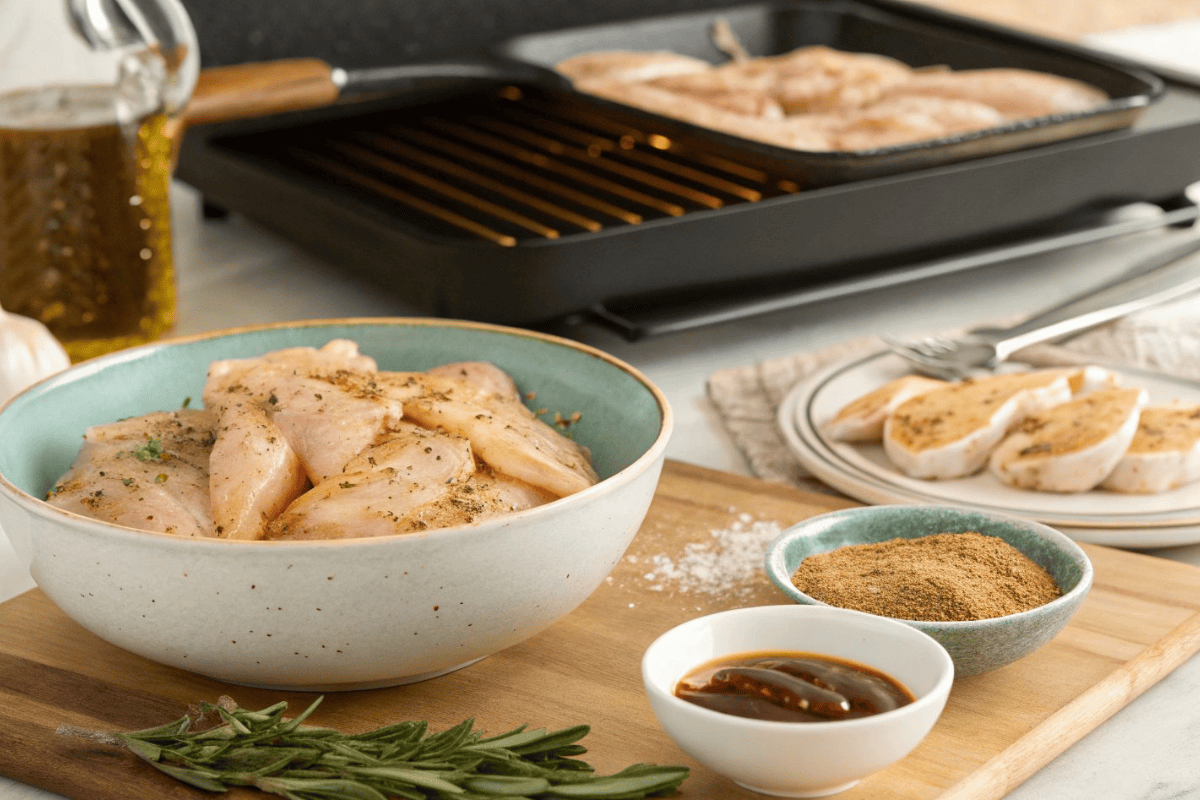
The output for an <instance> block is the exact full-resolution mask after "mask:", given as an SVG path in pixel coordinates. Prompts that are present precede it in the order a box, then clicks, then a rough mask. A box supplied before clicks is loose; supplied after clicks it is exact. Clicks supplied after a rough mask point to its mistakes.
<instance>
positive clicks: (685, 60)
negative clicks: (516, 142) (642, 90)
mask: <svg viewBox="0 0 1200 800" xmlns="http://www.w3.org/2000/svg"><path fill="white" fill-rule="evenodd" d="M711 67H712V65H711V64H709V63H708V62H707V61H705V60H703V59H700V58H693V57H692V56H685V55H682V54H680V53H671V52H665V51H659V52H649V53H647V52H635V51H631V50H603V51H595V52H590V53H580V54H579V55H576V56H571V57H570V58H567V59H564V60H562V61H560V62H558V64H556V65H555V67H554V68H555V70H557V71H558V73H559V74H561V75H563V76H564V77H566V78H567V79H568V80H570V81H575V82H577V81H585V80H598V79H599V80H612V81H618V82H621V83H631V82H637V81H649V80H654V79H655V78H661V77H664V76H666V75H685V74H688V73H692V72H703V71H704V70H707V69H710V68H711Z"/></svg>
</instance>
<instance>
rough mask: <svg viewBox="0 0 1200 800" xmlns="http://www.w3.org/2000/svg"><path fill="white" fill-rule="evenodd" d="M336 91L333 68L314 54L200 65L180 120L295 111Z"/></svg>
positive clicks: (328, 100)
mask: <svg viewBox="0 0 1200 800" xmlns="http://www.w3.org/2000/svg"><path fill="white" fill-rule="evenodd" d="M337 97H338V87H337V85H336V84H335V83H334V82H333V70H332V69H331V68H330V66H329V65H328V64H326V63H325V62H324V61H321V60H320V59H316V58H298V59H284V60H279V61H267V62H262V63H257V64H237V65H233V66H228V67H211V68H209V69H205V70H202V71H201V73H200V78H199V80H197V82H196V89H195V91H194V92H193V93H192V99H191V101H190V102H189V103H188V105H187V107H186V108H185V109H184V110H183V115H182V123H183V125H185V126H191V125H204V124H207V123H211V122H226V121H229V120H235V119H245V118H247V117H258V116H266V115H268V114H278V113H280V112H284V111H297V110H300V109H305V108H314V107H317V106H323V105H328V104H329V103H332V102H333V101H334V100H336V99H337Z"/></svg>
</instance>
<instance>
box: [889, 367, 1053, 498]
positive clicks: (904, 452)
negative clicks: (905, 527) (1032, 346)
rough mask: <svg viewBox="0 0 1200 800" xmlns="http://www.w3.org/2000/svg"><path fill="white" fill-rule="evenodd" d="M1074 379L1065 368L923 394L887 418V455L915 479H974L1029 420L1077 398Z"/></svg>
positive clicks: (963, 383)
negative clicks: (1013, 431) (1014, 430)
mask: <svg viewBox="0 0 1200 800" xmlns="http://www.w3.org/2000/svg"><path fill="white" fill-rule="evenodd" d="M1068 376H1069V373H1068V372H1067V371H1064V370H1038V371H1035V372H1023V373H1012V374H1001V375H992V376H988V377H986V378H978V379H973V380H964V381H960V382H958V383H952V384H949V385H947V386H944V387H941V388H938V389H933V390H931V391H928V392H924V393H922V394H919V395H917V396H916V397H912V398H910V399H908V400H906V401H904V402H903V403H901V404H900V405H899V406H897V407H896V409H895V411H893V412H892V414H891V416H889V417H888V418H887V421H886V422H885V423H884V429H883V446H884V451H885V452H886V453H887V455H888V458H890V459H891V461H892V463H893V464H894V465H895V466H896V468H897V469H899V470H900V471H901V472H903V473H905V474H906V475H910V476H912V477H914V478H931V479H947V478H961V477H963V476H966V475H972V474H974V473H976V472H978V471H979V470H980V469H982V468H983V466H984V464H986V463H987V460H988V456H989V455H990V454H991V451H992V448H994V447H995V446H996V445H997V444H998V443H999V442H1000V440H1001V439H1003V438H1004V436H1005V435H1006V434H1007V433H1008V432H1009V431H1010V430H1011V429H1012V428H1013V427H1014V426H1015V425H1017V424H1019V423H1020V422H1021V421H1022V420H1024V419H1025V417H1027V416H1028V415H1029V414H1032V413H1036V412H1037V411H1040V410H1042V409H1044V408H1049V407H1050V406H1054V405H1058V404H1059V403H1064V402H1066V401H1067V400H1069V399H1070V398H1071V389H1070V385H1069V383H1068Z"/></svg>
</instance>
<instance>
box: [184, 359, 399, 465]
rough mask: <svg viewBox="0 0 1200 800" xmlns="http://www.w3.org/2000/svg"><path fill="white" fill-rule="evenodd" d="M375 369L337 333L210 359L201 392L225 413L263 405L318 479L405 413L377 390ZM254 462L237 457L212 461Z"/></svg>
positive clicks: (209, 403)
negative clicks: (316, 344) (310, 342)
mask: <svg viewBox="0 0 1200 800" xmlns="http://www.w3.org/2000/svg"><path fill="white" fill-rule="evenodd" d="M375 375H376V366H375V361H374V359H371V358H369V357H367V356H363V355H361V354H360V353H359V352H358V345H357V344H355V343H354V342H350V341H347V340H344V339H337V340H334V341H331V342H329V343H328V344H326V345H325V346H324V347H321V348H320V349H317V348H312V347H293V348H287V349H284V350H277V351H275V352H272V353H268V354H267V355H264V356H261V357H258V358H248V359H231V360H226V361H218V362H215V363H214V364H212V366H211V367H210V368H209V371H208V381H207V383H206V384H205V387H204V393H203V398H204V404H205V406H207V407H209V408H215V409H216V410H217V411H218V413H219V414H220V416H221V418H222V420H225V419H226V418H227V417H229V416H230V415H237V414H242V413H246V411H247V409H249V408H251V407H258V408H260V409H265V410H266V411H267V412H268V415H269V417H270V419H271V420H272V421H273V422H274V424H275V425H276V426H277V427H278V428H279V430H280V432H281V433H282V434H283V436H284V438H285V439H286V440H287V442H288V444H289V445H290V446H291V448H292V449H293V450H294V451H295V452H296V454H297V456H299V458H300V461H301V462H302V463H303V464H304V469H305V472H306V473H307V474H308V478H309V480H311V481H312V483H313V484H316V483H319V482H320V481H322V480H323V479H325V478H327V477H329V476H330V475H335V474H337V473H338V472H340V471H341V469H342V467H343V466H344V465H345V464H346V462H347V461H349V460H350V459H351V458H353V457H354V456H356V455H358V453H360V452H361V451H362V449H363V448H364V447H366V446H367V445H369V444H371V443H372V442H373V441H375V440H376V439H377V438H378V437H379V435H380V433H382V432H383V431H386V430H387V429H388V428H389V427H390V426H392V425H393V424H394V423H396V422H398V421H399V420H400V419H402V418H403V416H404V408H403V403H402V400H401V399H400V398H397V397H393V396H391V395H389V394H388V393H386V392H384V391H382V389H381V388H380V387H379V386H378V384H377V383H376V381H375ZM222 427H225V426H224V423H223V425H222ZM234 455H236V453H235V454H234ZM246 455H247V457H248V458H250V457H252V454H250V453H247V454H246ZM254 468H255V465H254V464H253V463H249V464H243V463H237V464H234V465H223V464H215V465H214V468H213V469H214V472H219V471H221V470H223V469H228V470H230V471H238V472H245V471H247V470H252V469H254Z"/></svg>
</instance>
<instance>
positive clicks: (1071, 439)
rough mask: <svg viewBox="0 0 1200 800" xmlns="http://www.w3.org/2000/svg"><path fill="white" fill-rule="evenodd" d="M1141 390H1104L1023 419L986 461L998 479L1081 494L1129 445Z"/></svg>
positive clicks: (1142, 400)
mask: <svg viewBox="0 0 1200 800" xmlns="http://www.w3.org/2000/svg"><path fill="white" fill-rule="evenodd" d="M1147 399H1148V397H1147V394H1146V391H1145V390H1144V389H1106V390H1100V391H1096V392H1092V393H1090V394H1087V395H1084V396H1083V397H1080V398H1076V399H1074V400H1071V401H1068V402H1066V403H1063V404H1061V405H1058V406H1055V407H1053V408H1050V409H1047V410H1045V411H1042V412H1040V413H1038V414H1034V415H1031V416H1029V417H1028V418H1026V419H1025V420H1024V421H1023V422H1022V423H1021V426H1020V427H1019V428H1018V429H1017V430H1016V431H1015V432H1014V433H1012V434H1011V435H1010V436H1009V437H1007V438H1006V439H1005V440H1004V441H1002V442H1001V443H1000V445H999V446H998V447H997V448H996V450H995V451H994V452H993V453H992V455H991V458H990V459H989V461H988V467H989V469H990V470H991V473H992V474H993V475H995V476H996V478H998V479H999V480H1000V481H1001V482H1003V483H1006V484H1008V485H1010V486H1016V487H1019V488H1022V489H1033V490H1035V491H1040V492H1085V491H1087V490H1089V489H1092V488H1094V487H1096V486H1097V485H1098V484H1099V483H1100V482H1101V481H1103V480H1104V478H1105V477H1106V476H1107V475H1108V474H1109V473H1110V472H1111V471H1112V469H1113V467H1114V466H1116V464H1117V462H1118V461H1120V459H1121V456H1122V455H1123V454H1124V453H1125V451H1126V450H1127V449H1128V447H1129V444H1130V442H1131V441H1132V440H1133V437H1134V433H1135V432H1136V431H1137V428H1138V418H1139V416H1140V415H1141V410H1142V408H1143V406H1145V405H1146V402H1147Z"/></svg>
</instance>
